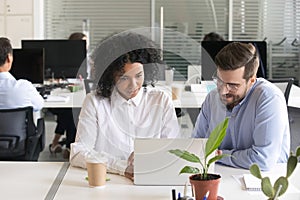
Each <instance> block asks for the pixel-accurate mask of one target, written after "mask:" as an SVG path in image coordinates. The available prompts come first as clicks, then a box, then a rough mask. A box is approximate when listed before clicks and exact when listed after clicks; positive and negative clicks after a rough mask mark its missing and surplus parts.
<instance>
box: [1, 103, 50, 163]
mask: <svg viewBox="0 0 300 200" xmlns="http://www.w3.org/2000/svg"><path fill="white" fill-rule="evenodd" d="M44 147H45V122H44V119H43V118H40V119H38V121H37V125H35V123H34V121H33V109H32V107H24V108H16V109H2V110H0V160H2V161H3V160H5V161H37V160H38V157H39V154H40V152H41V151H42V150H43V149H44Z"/></svg>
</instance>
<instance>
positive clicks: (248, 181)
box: [243, 174, 261, 191]
mask: <svg viewBox="0 0 300 200" xmlns="http://www.w3.org/2000/svg"><path fill="white" fill-rule="evenodd" d="M243 180H244V188H245V189H246V190H248V191H260V190H261V180H260V179H258V178H256V177H255V176H253V175H252V174H243Z"/></svg>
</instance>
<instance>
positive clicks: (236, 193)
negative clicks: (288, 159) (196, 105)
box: [54, 164, 300, 200]
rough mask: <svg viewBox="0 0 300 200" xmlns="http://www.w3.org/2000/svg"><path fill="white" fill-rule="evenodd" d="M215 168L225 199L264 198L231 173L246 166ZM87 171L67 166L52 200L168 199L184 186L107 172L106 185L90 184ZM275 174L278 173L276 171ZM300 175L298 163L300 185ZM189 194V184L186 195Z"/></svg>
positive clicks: (281, 169)
mask: <svg viewBox="0 0 300 200" xmlns="http://www.w3.org/2000/svg"><path fill="white" fill-rule="evenodd" d="M285 168H286V164H284V165H278V167H276V169H275V170H274V171H275V172H276V173H277V174H278V176H279V174H283V173H285ZM215 169H216V172H217V173H220V174H221V176H222V180H221V184H220V188H219V194H220V196H222V197H224V198H225V199H227V200H241V199H243V200H257V199H267V198H265V197H264V195H263V194H262V192H255V193H253V192H247V191H245V190H242V189H241V186H240V185H239V183H238V182H237V181H236V180H235V179H234V178H233V177H232V175H242V174H243V173H249V170H242V169H235V168H231V167H225V166H220V165H216V168H215ZM86 176H87V172H86V170H84V169H80V168H74V167H70V168H69V170H68V171H67V173H66V175H65V177H64V180H63V182H62V184H61V185H60V187H59V189H58V191H57V193H56V196H55V198H54V199H55V200H75V199H78V200H79V199H91V200H92V199H109V200H120V199H122V200H141V199H143V200H147V199H149V200H153V199H155V200H170V199H171V190H172V189H174V188H175V189H176V192H181V194H182V193H183V186H136V185H133V183H132V182H131V181H130V180H129V179H127V178H125V177H122V176H118V175H113V174H108V175H107V177H109V178H110V179H111V180H110V181H108V182H107V183H106V186H105V188H102V189H97V188H90V187H89V186H88V182H87V181H86V180H85V177H86ZM276 176H277V175H276ZM299 176H300V167H298V168H297V169H296V171H295V172H294V174H293V175H292V177H291V178H290V180H291V183H292V184H293V185H294V186H297V187H298V189H300V184H299V183H298V182H299V181H298V180H297V179H296V177H299ZM190 194H191V190H190V187H189V188H188V195H190ZM280 199H281V200H297V199H300V191H298V193H286V194H285V195H284V197H280Z"/></svg>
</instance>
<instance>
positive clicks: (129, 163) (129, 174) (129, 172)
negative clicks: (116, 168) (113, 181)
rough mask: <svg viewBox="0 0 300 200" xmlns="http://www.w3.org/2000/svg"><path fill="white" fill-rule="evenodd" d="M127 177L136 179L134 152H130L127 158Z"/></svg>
mask: <svg viewBox="0 0 300 200" xmlns="http://www.w3.org/2000/svg"><path fill="white" fill-rule="evenodd" d="M125 177H126V178H129V179H130V180H132V181H133V180H134V152H132V153H131V154H130V156H129V157H128V159H127V168H126V170H125Z"/></svg>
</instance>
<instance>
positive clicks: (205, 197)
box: [203, 191, 209, 200]
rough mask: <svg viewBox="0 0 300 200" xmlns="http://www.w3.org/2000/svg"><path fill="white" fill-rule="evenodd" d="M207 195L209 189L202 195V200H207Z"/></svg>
mask: <svg viewBox="0 0 300 200" xmlns="http://www.w3.org/2000/svg"><path fill="white" fill-rule="evenodd" d="M208 196H209V191H207V192H206V194H205V195H204V197H203V200H207V197H208Z"/></svg>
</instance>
